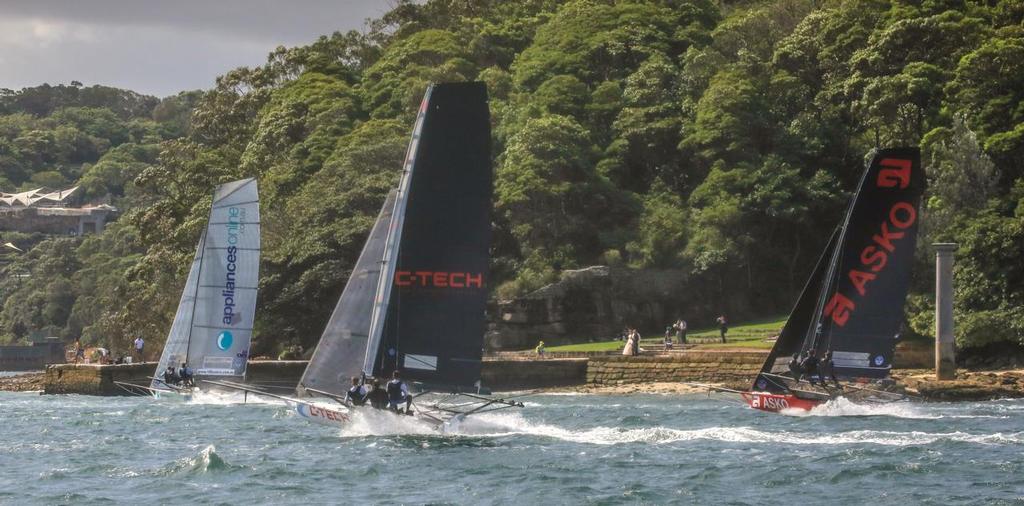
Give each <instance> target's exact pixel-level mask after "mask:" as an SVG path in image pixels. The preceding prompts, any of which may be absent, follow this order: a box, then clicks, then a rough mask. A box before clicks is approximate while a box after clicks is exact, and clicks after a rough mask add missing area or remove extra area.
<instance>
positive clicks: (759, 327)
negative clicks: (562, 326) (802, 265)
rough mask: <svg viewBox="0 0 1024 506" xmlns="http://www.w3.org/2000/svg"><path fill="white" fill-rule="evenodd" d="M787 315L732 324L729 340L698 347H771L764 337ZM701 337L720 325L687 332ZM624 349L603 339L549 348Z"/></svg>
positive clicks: (644, 341)
mask: <svg viewBox="0 0 1024 506" xmlns="http://www.w3.org/2000/svg"><path fill="white" fill-rule="evenodd" d="M786 318H787V316H776V317H772V318H766V319H763V320H755V321H752V322H746V323H743V324H741V325H736V326H730V327H729V333H728V334H726V339H728V342H727V343H725V344H722V343H709V344H698V345H697V347H698V348H734V347H737V346H740V347H748V348H765V349H768V348H771V347H772V344H773V343H770V342H766V341H765V340H764V339H765V338H766V337H768V336H772V335H775V334H778V333H779V331H780V330H782V326H783V325H785V324H786ZM693 337H701V338H711V337H718V327H710V328H705V329H699V330H696V331H695V332H690V333H688V334H687V338H693ZM661 340H662V337H661V336H658V337H654V338H646V339H642V340H641V341H640V345H641V346H643V345H644V344H654V343H660V342H661ZM621 349H622V341H603V342H596V343H580V344H567V345H564V346H552V347H549V348H547V350H548V351H614V350H621Z"/></svg>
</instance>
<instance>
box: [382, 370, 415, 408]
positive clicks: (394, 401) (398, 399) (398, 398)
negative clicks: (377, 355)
mask: <svg viewBox="0 0 1024 506" xmlns="http://www.w3.org/2000/svg"><path fill="white" fill-rule="evenodd" d="M387 391H388V409H390V410H391V411H394V412H395V413H405V414H407V415H411V414H412V396H411V395H409V387H408V386H406V385H405V382H404V381H402V373H400V372H399V371H397V370H396V371H395V372H393V373H391V381H389V382H388V386H387ZM403 404H405V411H402V405H403Z"/></svg>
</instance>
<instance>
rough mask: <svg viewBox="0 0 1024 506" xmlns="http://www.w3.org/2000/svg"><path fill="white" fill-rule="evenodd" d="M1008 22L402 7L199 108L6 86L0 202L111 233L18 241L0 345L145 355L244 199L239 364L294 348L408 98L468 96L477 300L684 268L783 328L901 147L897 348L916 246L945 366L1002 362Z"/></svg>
mask: <svg viewBox="0 0 1024 506" xmlns="http://www.w3.org/2000/svg"><path fill="white" fill-rule="evenodd" d="M1022 18H1024V10H1022V9H1021V8H1020V3H1019V2H1016V1H1012V0H1001V1H990V2H978V1H973V0H959V1H941V2H940V1H934V2H931V1H930V2H909V1H903V0H894V1H885V0H858V1H854V0H828V1H824V2H821V1H812V0H771V1H769V0H764V1H742V2H725V3H721V2H719V3H713V2H709V1H705V0H572V1H568V2H558V1H552V0H528V1H520V2H505V1H499V0H459V1H454V0H431V1H427V2H413V1H411V0H402V1H399V2H397V3H396V5H395V6H394V8H393V9H392V10H391V11H390V12H388V13H387V14H385V15H384V16H383V17H382V18H381V19H379V20H375V21H373V22H372V23H371V24H370V26H369V31H368V33H365V34H360V33H355V32H352V33H347V34H340V33H335V34H332V35H325V36H323V37H321V38H320V39H319V40H317V41H316V42H314V43H313V44H310V45H308V46H304V47H297V48H279V49H278V50H276V51H274V52H273V53H272V54H271V55H270V56H269V58H268V61H267V64H266V65H264V66H262V67H258V68H239V69H234V70H230V71H228V72H226V73H225V74H224V75H223V76H221V77H220V78H218V79H217V82H216V85H215V87H213V88H212V89H210V90H207V91H204V92H193V93H184V94H182V95H179V96H177V97H171V98H167V99H164V100H157V99H154V98H152V97H143V96H139V95H137V94H134V93H131V92H127V91H122V90H114V89H110V88H102V87H91V88H83V87H79V86H56V87H53V86H42V87H38V88H30V89H26V90H21V91H17V92H15V91H7V90H5V91H3V92H2V93H0V167H2V168H3V173H2V175H0V188H4V189H7V188H27V187H29V186H32V185H37V186H38V185H45V186H54V185H59V184H67V183H72V182H76V181H78V182H80V183H81V184H82V185H83V187H84V188H85V191H86V193H87V194H88V195H89V196H91V197H97V198H98V197H100V196H103V195H108V194H109V195H111V196H112V197H113V198H114V200H115V201H116V202H119V203H120V204H121V205H122V206H123V207H124V209H125V214H124V216H123V217H122V218H121V220H120V221H119V222H118V223H117V224H116V225H115V226H112V227H111V228H110V230H108V232H106V233H105V234H103V235H102V236H99V237H93V238H89V239H87V240H84V241H83V240H78V239H66V238H65V239H56V238H50V239H45V238H40V237H36V238H34V239H33V241H35V242H38V245H37V246H36V247H35V248H34V249H32V251H31V252H30V253H29V254H26V255H24V256H23V257H19V258H17V260H15V261H14V263H12V264H11V266H9V267H8V271H9V272H14V271H13V270H12V269H17V270H18V272H28V273H31V277H30V278H28V279H31V281H25V278H21V277H19V278H17V279H18V280H21V285H17V284H16V283H15V282H13V281H9V280H8V281H3V283H4V285H3V286H4V291H3V292H2V293H3V295H2V296H3V297H5V300H4V306H3V312H2V315H0V333H3V334H5V335H7V336H8V337H21V336H22V335H24V334H25V332H26V329H30V330H38V329H42V328H46V329H57V331H59V332H61V335H65V336H68V337H71V336H75V335H78V334H81V335H83V336H85V337H86V338H87V339H93V340H100V339H105V340H111V341H112V342H119V343H122V344H123V343H126V342H127V341H126V339H127V338H128V336H129V335H132V334H136V333H141V334H142V335H144V337H146V338H148V339H150V340H154V341H157V342H159V341H160V340H161V339H163V336H164V335H165V333H166V329H167V327H168V325H169V323H170V320H171V316H172V314H173V310H174V306H175V305H176V301H177V294H178V292H179V291H180V288H181V286H182V284H183V281H184V273H185V270H186V269H187V266H188V263H189V258H190V257H191V255H192V254H193V251H194V247H195V243H196V240H197V237H198V235H199V233H200V230H201V228H202V226H203V220H204V219H205V216H206V213H207V208H208V206H209V192H210V189H211V187H212V186H213V185H215V184H217V183H221V182H225V181H228V180H231V179H236V178H240V177H250V176H256V177H259V178H260V187H261V193H262V196H263V209H264V213H263V219H264V241H265V251H264V262H263V265H262V272H263V274H264V275H263V279H262V281H261V287H262V292H261V296H260V302H259V304H260V308H259V313H258V317H257V337H256V347H257V349H256V351H257V352H259V351H262V352H273V351H275V350H276V349H278V348H279V347H281V346H284V345H286V344H291V343H301V344H303V345H305V346H307V347H309V346H311V345H312V344H314V343H315V340H316V338H317V336H319V334H320V332H321V330H322V325H323V323H324V321H325V320H326V318H327V316H328V314H329V312H330V309H331V307H332V306H333V305H334V302H335V300H336V297H337V295H338V294H339V293H340V291H341V288H342V286H343V285H344V281H345V279H346V278H347V276H348V272H349V269H350V268H351V266H352V264H353V263H354V261H355V258H356V256H357V255H358V253H359V250H360V247H361V245H362V242H363V240H364V238H365V234H366V232H367V230H368V228H369V226H370V224H371V223H372V220H373V217H374V215H375V214H376V212H377V211H378V209H379V206H380V203H381V202H382V200H383V198H384V195H385V194H386V193H387V191H388V189H389V188H390V187H391V186H392V185H393V184H394V183H395V181H396V180H397V178H398V171H399V170H400V166H401V159H402V156H403V153H404V150H405V144H406V142H407V137H408V131H409V129H410V127H411V123H412V120H413V118H414V115H415V111H416V107H417V105H418V102H419V100H420V97H421V95H422V93H423V91H424V89H425V87H426V85H427V83H429V82H432V81H463V80H481V81H484V82H485V83H487V85H488V88H489V91H490V95H491V111H492V117H493V123H494V129H493V131H494V137H495V138H494V146H495V151H494V167H495V172H496V176H495V197H496V203H495V214H494V229H495V244H494V261H493V265H494V272H495V276H496V280H495V281H496V283H495V284H494V285H495V286H496V287H497V289H496V290H497V293H498V294H499V295H501V296H507V295H514V294H517V293H522V292H524V291H527V290H531V289H534V288H537V287H539V286H541V285H542V284H544V283H547V282H550V281H552V280H555V279H557V278H558V275H559V271H560V270H562V269H567V268H573V267H580V266H586V265H590V264H594V263H622V264H626V265H630V266H633V267H638V268H644V267H657V268H677V269H683V270H686V271H687V272H688V273H689V274H690V276H689V277H688V280H689V281H688V283H689V284H690V286H688V287H687V289H688V291H690V292H692V293H695V294H700V295H701V298H702V299H704V300H705V301H706V304H707V305H708V306H709V307H710V306H714V307H715V308H717V309H716V310H724V311H728V312H730V314H732V315H733V316H734V319H735V318H738V317H740V316H742V315H756V314H767V313H778V312H784V311H786V310H788V309H789V306H790V305H791V304H792V301H793V299H794V297H795V295H796V294H797V292H798V291H799V289H800V288H801V286H802V284H803V280H804V277H805V276H806V275H807V273H808V269H809V267H810V266H811V265H813V263H814V260H815V259H816V258H817V256H818V254H819V253H820V249H821V247H822V246H823V245H824V242H825V241H826V240H827V237H828V236H829V233H830V232H831V230H832V228H833V227H834V226H835V225H836V223H837V222H838V220H839V219H840V215H841V213H842V209H843V207H844V203H845V200H846V198H847V196H848V192H849V191H850V189H851V188H852V187H853V185H854V184H855V183H856V181H857V180H858V177H859V175H860V173H861V171H862V168H863V164H864V161H865V156H866V155H867V153H868V152H869V151H870V150H871V149H872V148H874V147H880V146H890V145H920V146H921V147H922V149H923V150H924V159H925V163H926V168H927V169H928V171H929V180H930V184H931V187H930V190H929V193H928V195H927V201H928V209H927V210H926V211H925V216H926V220H925V222H924V234H923V236H922V238H921V247H920V248H919V251H920V254H919V255H918V258H919V265H918V269H917V272H916V278H915V287H914V295H913V296H912V303H911V304H910V305H909V306H908V316H909V318H908V321H909V323H910V327H911V329H912V330H914V331H916V332H919V333H921V334H924V335H927V334H929V333H930V332H931V329H930V325H929V323H928V322H929V321H930V318H929V317H928V315H929V314H930V313H929V312H930V311H931V307H932V306H931V304H932V302H930V301H931V299H930V297H929V296H928V293H930V289H931V288H930V282H929V279H930V274H929V273H930V269H931V267H930V263H929V257H930V253H929V251H928V248H927V244H928V243H930V242H932V241H935V240H951V241H956V242H958V243H959V244H960V245H961V247H960V258H961V260H960V261H959V263H958V267H957V272H958V275H959V276H960V279H961V280H963V282H961V283H960V284H958V285H957V286H958V291H959V294H958V295H959V298H958V302H957V313H958V317H959V318H960V321H961V322H963V325H962V329H963V332H962V334H961V336H960V338H961V340H962V344H964V345H980V344H985V343H988V342H994V341H1014V342H1020V341H1021V340H1022V339H1024V327H1022V324H1021V321H1024V319H1022V315H1024V278H1022V276H1024V273H1022V272H1021V265H1022V264H1021V262H1020V261H1019V259H1018V257H1019V254H1020V251H1021V250H1022V246H1024V243H1022V240H1024V27H1022V24H1021V23H1022ZM44 239H45V240H44ZM26 240H27V238H26ZM39 241H42V242H39ZM43 279H46V281H45V282H44V281H43ZM968 280H969V281H968ZM12 283H15V284H12Z"/></svg>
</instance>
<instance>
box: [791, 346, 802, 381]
mask: <svg viewBox="0 0 1024 506" xmlns="http://www.w3.org/2000/svg"><path fill="white" fill-rule="evenodd" d="M800 371H801V369H800V354H799V353H794V354H793V359H792V360H790V361H789V374H791V375H793V379H795V380H796V381H797V382H798V383H799V382H800Z"/></svg>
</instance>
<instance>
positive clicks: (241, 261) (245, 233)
mask: <svg viewBox="0 0 1024 506" xmlns="http://www.w3.org/2000/svg"><path fill="white" fill-rule="evenodd" d="M259 265H260V210H259V193H258V189H257V185H256V180H255V179H252V178H249V179H242V180H238V181H233V182H230V183H226V184H222V185H219V186H217V187H216V189H215V190H214V192H213V203H212V205H211V206H210V215H209V219H208V220H207V225H206V228H205V229H204V230H203V233H202V235H201V236H200V238H199V244H198V245H196V253H195V257H194V259H193V260H192V267H191V268H190V269H189V274H188V278H187V279H186V281H185V288H184V290H182V294H181V299H180V301H179V303H178V311H177V312H176V313H175V315H174V321H173V323H172V324H171V329H170V332H169V333H168V335H167V341H166V342H165V343H164V349H163V352H162V353H161V355H160V361H159V363H158V366H157V369H156V374H155V375H154V377H153V378H152V381H151V382H150V385H149V386H148V387H145V386H140V385H129V384H122V385H121V386H122V387H123V388H125V389H126V390H128V391H129V392H133V393H148V394H151V395H154V396H160V395H161V394H169V393H179V394H186V395H187V394H190V393H191V392H192V391H193V387H192V386H190V385H185V386H182V385H180V384H174V383H168V382H166V381H165V380H164V378H163V376H162V374H163V372H164V371H166V370H167V369H168V367H171V368H174V369H175V370H177V369H178V368H180V367H181V366H182V364H187V365H188V367H189V368H190V369H191V370H192V371H193V374H194V376H195V380H196V381H195V385H200V384H201V380H224V379H227V380H243V379H244V377H245V370H246V364H247V363H248V359H249V344H250V342H251V339H252V329H253V320H254V314H255V311H256V294H257V283H258V281H259Z"/></svg>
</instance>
